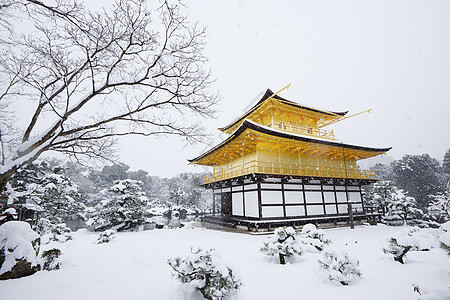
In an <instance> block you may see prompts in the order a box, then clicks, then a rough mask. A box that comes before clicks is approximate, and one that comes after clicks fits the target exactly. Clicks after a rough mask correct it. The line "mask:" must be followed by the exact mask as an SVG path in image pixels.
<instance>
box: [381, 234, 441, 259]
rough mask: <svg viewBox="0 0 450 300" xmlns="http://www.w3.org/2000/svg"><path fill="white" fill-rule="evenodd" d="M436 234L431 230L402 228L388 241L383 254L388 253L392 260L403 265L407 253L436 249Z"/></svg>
mask: <svg viewBox="0 0 450 300" xmlns="http://www.w3.org/2000/svg"><path fill="white" fill-rule="evenodd" d="M437 246H438V244H437V234H436V231H435V230H433V229H419V228H418V227H411V228H404V229H402V230H400V231H399V232H397V233H395V234H394V235H393V236H392V237H391V238H390V239H389V241H388V246H387V248H384V249H383V251H384V253H390V254H392V255H393V256H394V260H395V261H398V262H400V263H402V264H403V263H405V260H404V257H405V255H406V253H408V251H410V250H411V251H413V250H414V251H428V250H431V249H432V248H434V247H437Z"/></svg>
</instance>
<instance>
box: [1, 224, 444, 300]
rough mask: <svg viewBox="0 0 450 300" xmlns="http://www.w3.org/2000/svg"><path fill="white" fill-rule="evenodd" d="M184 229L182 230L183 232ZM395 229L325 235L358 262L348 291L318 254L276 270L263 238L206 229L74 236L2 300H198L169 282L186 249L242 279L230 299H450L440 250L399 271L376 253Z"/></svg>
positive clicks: (5, 290)
mask: <svg viewBox="0 0 450 300" xmlns="http://www.w3.org/2000/svg"><path fill="white" fill-rule="evenodd" d="M186 227H188V226H186ZM399 230H400V229H399V228H398V227H387V226H383V225H378V226H372V227H357V228H356V229H354V230H350V229H342V228H341V229H329V230H325V235H326V237H327V238H329V239H331V240H332V247H335V248H338V249H342V250H345V251H347V252H348V253H349V255H350V256H351V257H352V258H354V259H357V260H359V262H360V270H361V273H362V277H361V280H359V281H358V282H356V283H355V284H354V285H351V286H338V285H333V284H331V283H330V282H329V281H327V280H326V279H325V276H323V271H322V270H321V269H320V267H319V264H318V262H317V261H318V259H319V258H320V257H321V254H320V253H305V254H304V255H302V256H301V258H300V260H298V261H297V262H296V263H294V264H289V263H288V264H286V265H280V264H274V263H272V262H270V261H269V260H268V259H267V258H266V256H265V255H264V254H263V253H261V252H260V251H259V249H260V247H261V246H262V244H263V242H264V241H265V240H266V238H267V236H252V235H246V234H238V233H229V232H220V231H213V230H207V229H199V228H197V229H189V228H185V229H176V230H173V229H172V230H170V229H168V230H152V231H146V232H125V233H117V235H116V239H114V240H113V241H111V242H110V243H106V244H96V243H95V242H96V240H97V237H98V233H91V232H88V231H86V230H80V231H78V232H76V233H74V234H73V240H72V241H69V242H67V243H65V244H59V243H57V242H52V243H51V244H48V245H44V246H43V247H42V248H43V249H42V251H43V250H46V249H50V248H54V247H57V248H60V249H61V251H62V253H63V255H62V257H61V263H62V265H61V269H60V270H58V271H51V272H47V271H41V272H38V273H36V274H35V275H32V276H29V277H25V278H20V279H14V280H7V281H2V282H0V298H1V299H9V300H14V299H24V292H26V293H28V295H32V298H33V300H38V299H65V300H70V299H77V300H78V299H158V300H159V299H201V297H200V296H199V295H200V294H196V293H188V292H187V290H186V288H184V287H182V286H181V284H180V283H178V282H177V281H176V280H175V279H173V278H172V277H171V268H170V266H169V265H168V264H167V259H169V258H172V257H176V256H185V255H187V254H188V253H189V252H190V250H191V246H194V247H201V248H204V249H209V248H215V249H216V250H217V252H219V253H221V256H222V261H223V262H224V263H225V264H226V265H227V266H229V267H230V268H232V269H233V270H234V271H235V272H236V273H237V275H238V276H239V277H240V278H241V280H242V282H243V286H242V287H241V288H240V289H239V290H238V292H237V296H236V299H244V300H253V299H283V300H284V299H418V298H419V297H420V296H419V294H418V293H417V292H415V291H414V288H413V286H419V289H420V292H421V293H422V298H421V299H450V289H449V288H450V258H449V257H448V256H447V254H446V253H445V252H444V251H443V250H442V249H439V248H433V249H431V251H422V252H418V251H414V252H410V253H408V254H407V262H406V264H404V265H402V264H400V263H398V262H395V261H394V260H393V258H392V256H390V255H387V254H384V253H383V251H382V248H383V247H385V246H386V245H387V240H388V239H389V238H390V237H391V236H392V235H393V234H394V233H395V232H398V231H399Z"/></svg>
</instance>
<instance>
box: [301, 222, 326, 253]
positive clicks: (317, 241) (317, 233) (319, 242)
mask: <svg viewBox="0 0 450 300" xmlns="http://www.w3.org/2000/svg"><path fill="white" fill-rule="evenodd" d="M300 237H301V242H302V243H303V244H304V245H305V247H306V250H307V251H308V252H318V251H322V250H323V249H324V247H325V246H326V245H328V244H330V243H331V240H329V239H327V238H325V237H324V234H323V230H322V229H317V228H316V226H315V225H314V224H306V225H304V226H303V228H302V233H301V235H300Z"/></svg>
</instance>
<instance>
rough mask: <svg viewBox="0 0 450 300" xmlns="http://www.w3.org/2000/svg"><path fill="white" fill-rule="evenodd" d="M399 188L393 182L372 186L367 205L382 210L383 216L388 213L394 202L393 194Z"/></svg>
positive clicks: (377, 183)
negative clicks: (390, 205) (391, 203)
mask: <svg viewBox="0 0 450 300" xmlns="http://www.w3.org/2000/svg"><path fill="white" fill-rule="evenodd" d="M396 190H397V187H395V186H394V184H393V183H392V181H389V180H387V181H378V182H375V183H374V184H372V186H371V187H370V190H369V193H368V194H367V195H366V200H367V204H368V205H371V206H374V207H375V208H377V209H380V210H381V211H382V212H383V215H386V214H387V212H388V206H389V203H390V202H391V201H392V194H393V193H395V191H396Z"/></svg>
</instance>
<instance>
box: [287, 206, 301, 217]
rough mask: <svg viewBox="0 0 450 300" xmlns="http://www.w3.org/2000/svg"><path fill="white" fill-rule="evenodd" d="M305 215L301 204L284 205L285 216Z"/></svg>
mask: <svg viewBox="0 0 450 300" xmlns="http://www.w3.org/2000/svg"><path fill="white" fill-rule="evenodd" d="M304 215H305V207H304V206H303V205H298V206H297V205H296V206H286V216H287V217H297V216H298V217H301V216H304Z"/></svg>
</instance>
